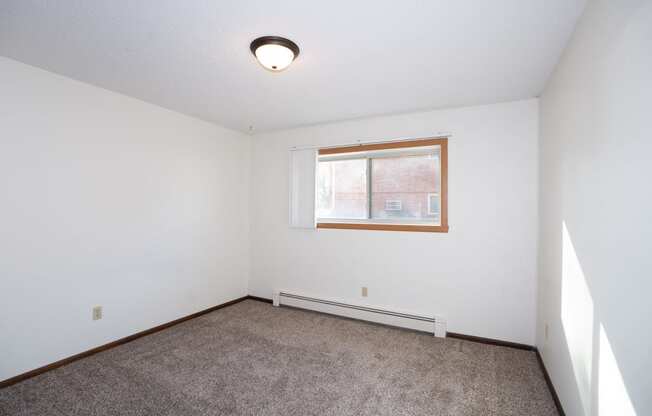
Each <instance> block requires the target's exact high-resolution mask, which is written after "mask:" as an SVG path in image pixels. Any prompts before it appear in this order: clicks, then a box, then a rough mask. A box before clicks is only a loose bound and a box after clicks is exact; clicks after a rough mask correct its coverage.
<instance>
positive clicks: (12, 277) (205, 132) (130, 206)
mask: <svg viewBox="0 0 652 416" xmlns="http://www.w3.org/2000/svg"><path fill="white" fill-rule="evenodd" d="M249 157H250V139H249V137H248V136H245V135H243V134H240V133H236V132H233V131H229V130H226V129H223V128H219V127H216V126H214V125H212V124H208V123H205V122H203V121H199V120H196V119H193V118H190V117H187V116H182V115H179V114H176V113H173V112H171V111H168V110H164V109H162V108H159V107H155V106H153V105H149V104H146V103H143V102H140V101H137V100H134V99H131V98H128V97H125V96H121V95H118V94H115V93H111V92H108V91H106V90H103V89H99V88H96V87H92V86H89V85H86V84H82V83H79V82H76V81H73V80H70V79H67V78H64V77H60V76H57V75H54V74H51V73H48V72H45V71H42V70H39V69H36V68H33V67H29V66H26V65H23V64H20V63H18V62H15V61H11V60H8V59H5V58H0V380H3V379H6V378H8V377H11V376H14V375H16V374H19V373H22V372H25V371H28V370H31V369H33V368H36V367H39V366H41V365H44V364H48V363H51V362H53V361H56V360H58V359H61V358H64V357H67V356H70V355H72V354H75V353H78V352H81V351H84V350H87V349H89V348H92V347H96V346H98V345H101V344H104V343H106V342H109V341H113V340H115V339H117V338H120V337H123V336H126V335H130V334H133V333H135V332H137V331H140V330H143V329H147V328H150V327H153V326H155V325H158V324H161V323H164V322H168V321H170V320H173V319H176V318H179V317H181V316H184V315H187V314H190V313H193V312H197V311H199V310H201V309H204V308H207V307H210V306H214V305H217V304H220V303H223V302H225V301H229V300H232V299H235V298H237V297H240V296H243V295H246V294H247V276H248V268H249V259H250V257H249V253H248V250H249V242H248V218H247V215H243V213H246V212H247V211H248V187H249V185H248V183H249V180H248V175H249ZM94 305H102V306H103V307H104V318H103V319H102V320H101V321H96V322H93V321H92V320H91V308H92V307H93V306H94Z"/></svg>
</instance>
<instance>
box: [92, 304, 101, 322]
mask: <svg viewBox="0 0 652 416" xmlns="http://www.w3.org/2000/svg"><path fill="white" fill-rule="evenodd" d="M98 319H102V307H101V306H95V307H93V320H94V321H97V320H98Z"/></svg>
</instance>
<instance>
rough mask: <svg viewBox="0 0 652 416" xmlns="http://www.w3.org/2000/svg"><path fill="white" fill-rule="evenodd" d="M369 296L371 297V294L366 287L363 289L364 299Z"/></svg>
mask: <svg viewBox="0 0 652 416" xmlns="http://www.w3.org/2000/svg"><path fill="white" fill-rule="evenodd" d="M368 295H369V293H368V291H367V287H366V286H363V287H362V297H363V298H366V297H367V296H368Z"/></svg>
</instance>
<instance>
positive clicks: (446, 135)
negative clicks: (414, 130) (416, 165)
mask: <svg viewBox="0 0 652 416" xmlns="http://www.w3.org/2000/svg"><path fill="white" fill-rule="evenodd" d="M451 137H452V134H451V133H448V132H438V133H435V134H430V135H427V136H420V137H401V138H396V139H384V140H353V141H351V142H347V143H341V144H329V145H324V146H319V145H306V146H290V150H309V149H331V148H334V147H343V146H356V145H358V146H362V145H364V144H381V143H395V142H409V141H412V140H424V139H442V138H451Z"/></svg>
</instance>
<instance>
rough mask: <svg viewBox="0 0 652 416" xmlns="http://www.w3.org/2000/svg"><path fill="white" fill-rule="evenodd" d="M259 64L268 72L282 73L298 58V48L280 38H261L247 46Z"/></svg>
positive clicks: (287, 40) (294, 44)
mask: <svg viewBox="0 0 652 416" xmlns="http://www.w3.org/2000/svg"><path fill="white" fill-rule="evenodd" d="M249 49H251V53H253V54H254V56H255V57H256V59H257V60H258V62H260V64H261V65H262V66H263V67H265V68H267V69H269V70H270V71H274V72H278V71H282V70H284V69H285V68H287V67H288V66H290V64H291V63H292V61H294V60H295V59H296V58H297V56H299V47H298V46H297V44H296V43H294V42H292V41H291V40H290V39H285V38H282V37H280V36H263V37H260V38H258V39H254V41H253V42H251V45H250V46H249Z"/></svg>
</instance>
